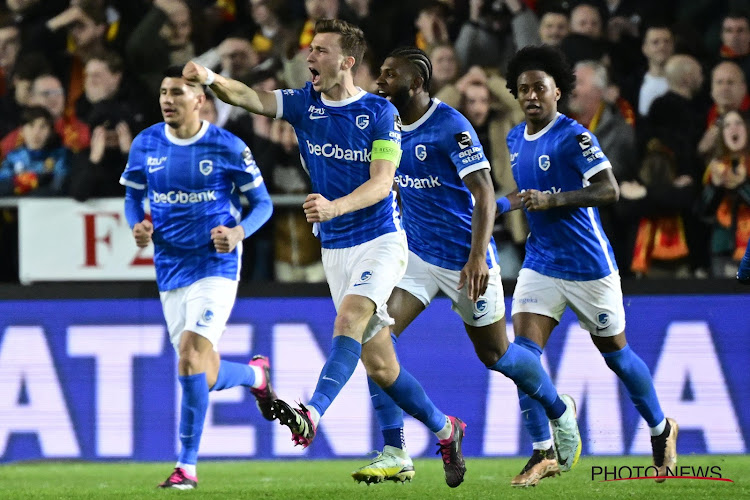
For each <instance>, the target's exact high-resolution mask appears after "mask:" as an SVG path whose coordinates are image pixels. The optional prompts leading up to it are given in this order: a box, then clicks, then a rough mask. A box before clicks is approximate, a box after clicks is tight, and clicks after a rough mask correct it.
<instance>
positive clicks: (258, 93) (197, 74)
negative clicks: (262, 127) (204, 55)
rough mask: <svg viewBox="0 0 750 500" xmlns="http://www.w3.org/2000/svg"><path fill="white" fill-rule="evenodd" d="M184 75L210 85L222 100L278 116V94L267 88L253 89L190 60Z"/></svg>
mask: <svg viewBox="0 0 750 500" xmlns="http://www.w3.org/2000/svg"><path fill="white" fill-rule="evenodd" d="M182 76H184V77H185V79H186V80H188V81H190V82H195V83H199V84H201V85H208V86H209V87H211V90H213V91H214V93H215V94H216V96H217V97H218V98H219V99H221V100H222V101H224V102H226V103H229V104H232V105H234V106H240V107H242V108H245V109H246V110H248V111H250V112H251V113H256V114H259V115H265V116H270V117H271V118H275V117H276V109H277V108H276V95H275V94H274V93H273V92H267V91H265V90H253V89H251V88H250V87H248V86H247V85H245V84H244V83H242V82H239V81H237V80H233V79H231V78H226V77H224V76H221V75H218V74H216V73H214V72H213V71H211V70H209V69H207V68H205V67H203V66H201V65H200V64H197V63H196V62H194V61H190V62H189V63H187V64H186V65H185V68H184V69H183V70H182Z"/></svg>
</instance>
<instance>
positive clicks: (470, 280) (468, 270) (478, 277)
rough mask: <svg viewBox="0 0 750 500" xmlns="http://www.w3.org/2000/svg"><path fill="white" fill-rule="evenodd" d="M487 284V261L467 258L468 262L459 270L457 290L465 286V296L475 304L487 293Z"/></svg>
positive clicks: (488, 272) (488, 277) (488, 276)
mask: <svg viewBox="0 0 750 500" xmlns="http://www.w3.org/2000/svg"><path fill="white" fill-rule="evenodd" d="M489 282H490V268H489V267H488V266H487V261H486V260H485V259H484V258H483V257H482V258H474V257H469V261H468V262H467V263H466V265H465V266H464V267H463V269H461V274H460V277H459V279H458V288H457V289H458V290H461V289H462V288H463V287H464V286H466V287H467V289H466V295H467V296H468V297H469V300H471V301H472V302H476V301H477V299H479V297H480V296H481V295H482V294H483V293H484V292H486V291H487V285H488V284H489Z"/></svg>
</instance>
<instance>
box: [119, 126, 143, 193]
mask: <svg viewBox="0 0 750 500" xmlns="http://www.w3.org/2000/svg"><path fill="white" fill-rule="evenodd" d="M142 144H143V141H142V140H141V139H140V137H136V138H135V139H134V140H133V144H132V145H131V146H130V153H128V163H127V165H125V171H124V172H123V173H122V176H121V177H120V184H122V185H123V186H127V187H129V188H132V189H138V190H140V191H143V190H145V189H146V154H145V151H144V150H143V147H142Z"/></svg>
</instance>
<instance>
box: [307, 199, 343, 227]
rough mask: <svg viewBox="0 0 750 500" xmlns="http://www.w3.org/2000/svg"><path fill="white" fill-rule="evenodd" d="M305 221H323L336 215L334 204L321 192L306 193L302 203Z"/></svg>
mask: <svg viewBox="0 0 750 500" xmlns="http://www.w3.org/2000/svg"><path fill="white" fill-rule="evenodd" d="M302 208H303V209H304V210H305V217H306V218H307V222H325V221H328V220H331V219H333V218H334V217H337V216H338V214H337V213H336V206H335V205H334V204H333V202H332V201H328V200H327V199H326V198H325V197H324V196H323V195H322V194H318V193H312V194H308V195H307V198H306V199H305V203H304V204H303V205H302Z"/></svg>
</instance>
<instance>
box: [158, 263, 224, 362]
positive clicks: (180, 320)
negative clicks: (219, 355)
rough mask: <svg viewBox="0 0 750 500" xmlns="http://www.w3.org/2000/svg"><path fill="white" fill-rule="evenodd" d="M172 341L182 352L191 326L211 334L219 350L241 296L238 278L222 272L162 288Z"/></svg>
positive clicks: (196, 331) (192, 328)
mask: <svg viewBox="0 0 750 500" xmlns="http://www.w3.org/2000/svg"><path fill="white" fill-rule="evenodd" d="M159 296H160V298H161V306H162V309H163V310H164V319H165V320H167V329H168V330H169V341H170V342H172V347H174V350H175V351H177V352H179V349H180V339H181V338H182V332H184V331H185V330H189V331H191V332H195V333H197V334H198V335H200V336H201V337H205V338H207V339H208V340H209V341H210V342H211V344H213V346H214V351H218V350H219V349H218V346H219V339H220V338H221V335H222V334H223V333H224V330H225V329H226V325H227V321H228V320H229V314H230V313H231V312H232V307H234V299H235V298H236V297H237V282H236V281H234V280H230V279H228V278H221V277H219V276H210V277H208V278H203V279H200V280H198V281H196V282H195V283H193V284H191V285H188V286H184V287H182V288H176V289H174V290H168V291H166V292H160V293H159Z"/></svg>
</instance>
